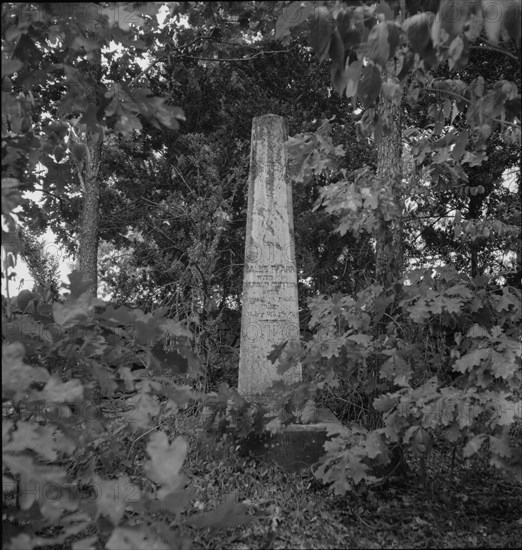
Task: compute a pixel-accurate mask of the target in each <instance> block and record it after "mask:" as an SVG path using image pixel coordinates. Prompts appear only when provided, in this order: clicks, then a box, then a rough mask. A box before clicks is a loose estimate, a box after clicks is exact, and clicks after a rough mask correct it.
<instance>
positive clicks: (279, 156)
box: [238, 115, 336, 469]
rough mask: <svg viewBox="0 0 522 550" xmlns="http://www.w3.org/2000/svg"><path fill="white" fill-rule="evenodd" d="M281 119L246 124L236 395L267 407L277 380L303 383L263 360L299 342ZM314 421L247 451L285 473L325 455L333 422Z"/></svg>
mask: <svg viewBox="0 0 522 550" xmlns="http://www.w3.org/2000/svg"><path fill="white" fill-rule="evenodd" d="M286 139H287V132H286V126H285V122H284V119H283V118H282V117H279V116H276V115H265V116H261V117H256V118H254V120H253V124H252V143H251V152H250V176H249V184H248V214H247V233H246V243H245V271H244V280H243V310H242V317H241V347H240V359H239V380H238V390H239V393H241V394H242V395H243V396H244V397H245V398H246V399H248V400H250V401H256V402H260V403H262V404H263V406H264V407H265V408H269V407H270V403H269V402H268V401H267V390H268V389H269V388H270V386H271V385H272V384H273V383H274V382H276V381H279V380H281V379H282V381H283V382H286V383H293V382H300V381H301V380H302V373H301V366H300V365H297V366H294V367H292V368H290V369H289V370H287V371H286V372H285V374H284V375H280V374H279V373H278V371H277V363H276V364H273V363H272V362H271V361H270V360H269V359H267V356H268V354H269V353H270V352H271V351H272V349H273V347H274V345H278V344H281V343H282V342H284V341H290V342H291V341H294V340H297V341H298V340H299V314H298V301H297V269H296V263H295V251H294V230H293V211H292V188H291V184H290V181H289V180H288V179H287V177H286V152H285V148H284V142H285V141H286ZM314 420H315V421H314V423H313V424H306V425H302V424H293V425H290V426H288V427H287V428H286V429H285V430H284V432H283V433H281V434H279V435H277V436H274V437H272V438H271V439H270V441H269V442H267V441H266V440H264V441H262V442H257V444H256V443H255V441H254V440H251V441H250V444H249V450H250V451H253V452H254V454H256V455H260V454H261V455H265V456H266V457H267V458H268V459H271V460H275V461H276V462H278V463H279V464H280V465H282V466H284V467H286V468H287V469H300V468H301V467H303V466H309V465H310V464H313V463H314V462H316V460H317V459H318V458H319V457H320V456H321V455H322V454H323V453H324V449H323V443H324V441H325V440H326V437H327V436H326V428H327V426H328V423H331V422H335V421H336V419H335V417H334V416H333V415H332V413H330V412H329V411H326V410H322V409H319V410H318V411H317V415H316V417H315V419H314Z"/></svg>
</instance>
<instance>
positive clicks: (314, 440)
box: [238, 409, 339, 472]
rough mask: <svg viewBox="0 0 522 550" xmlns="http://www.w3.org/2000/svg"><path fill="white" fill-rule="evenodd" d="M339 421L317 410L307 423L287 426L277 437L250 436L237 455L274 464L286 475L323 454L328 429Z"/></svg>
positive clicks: (275, 435) (314, 461) (324, 410)
mask: <svg viewBox="0 0 522 550" xmlns="http://www.w3.org/2000/svg"><path fill="white" fill-rule="evenodd" d="M338 422H339V421H338V420H337V418H336V417H335V415H334V414H333V413H332V412H331V411H330V410H329V409H318V410H317V412H316V417H315V419H314V422H313V423H311V424H289V425H288V426H285V428H284V430H283V431H282V432H279V433H277V434H274V435H272V434H263V435H261V436H259V435H256V434H253V435H251V436H249V437H248V438H246V439H245V440H244V441H243V442H242V443H241V444H240V446H239V449H238V451H239V454H240V455H242V456H253V457H255V458H259V459H261V460H263V461H266V462H270V463H275V464H277V465H278V466H280V467H281V468H283V469H284V470H285V471H287V472H300V471H303V470H305V469H308V468H310V466H312V465H313V464H315V463H316V462H317V461H318V460H319V459H320V458H321V457H322V456H323V455H324V454H325V452H326V451H325V449H324V443H325V442H326V441H327V440H328V439H329V437H328V435H327V431H328V427H329V426H331V425H332V424H335V423H338Z"/></svg>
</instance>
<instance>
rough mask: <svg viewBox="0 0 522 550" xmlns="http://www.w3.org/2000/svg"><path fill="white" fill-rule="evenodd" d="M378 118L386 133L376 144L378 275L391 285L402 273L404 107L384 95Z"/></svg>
mask: <svg viewBox="0 0 522 550" xmlns="http://www.w3.org/2000/svg"><path fill="white" fill-rule="evenodd" d="M379 119H380V120H382V121H383V133H382V138H381V140H380V143H379V144H378V146H377V180H378V181H379V182H380V184H381V186H380V187H381V193H382V195H381V197H383V203H382V204H384V209H381V211H380V214H379V219H378V223H377V227H376V231H375V238H376V257H375V271H376V273H375V275H376V281H377V283H378V284H381V285H383V286H384V288H389V287H390V286H391V285H392V284H394V283H396V282H397V280H398V279H400V278H401V277H402V275H403V270H404V266H403V234H402V211H403V205H402V192H401V187H402V140H401V109H400V105H396V104H394V103H392V102H391V101H390V100H389V99H387V98H385V97H383V96H382V95H381V99H380V100H379Z"/></svg>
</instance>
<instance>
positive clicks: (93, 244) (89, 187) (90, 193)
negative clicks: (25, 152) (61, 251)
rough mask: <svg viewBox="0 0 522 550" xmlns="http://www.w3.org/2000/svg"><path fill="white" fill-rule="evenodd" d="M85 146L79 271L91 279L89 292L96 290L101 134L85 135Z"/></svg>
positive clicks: (84, 277) (87, 278) (83, 276)
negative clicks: (88, 155)
mask: <svg viewBox="0 0 522 550" xmlns="http://www.w3.org/2000/svg"><path fill="white" fill-rule="evenodd" d="M86 139H87V146H88V148H89V152H90V157H91V158H90V162H88V163H86V167H85V170H84V172H83V181H84V185H85V189H84V196H83V208H82V219H81V227H80V254H79V256H80V272H81V274H82V279H83V280H84V281H91V283H92V285H91V287H90V290H91V293H92V294H93V295H94V296H96V294H97V292H98V226H99V217H100V212H99V202H100V179H99V172H100V163H101V149H102V142H103V141H102V139H101V136H100V135H98V134H95V135H94V136H93V135H92V134H90V133H89V134H88V135H87V138H86Z"/></svg>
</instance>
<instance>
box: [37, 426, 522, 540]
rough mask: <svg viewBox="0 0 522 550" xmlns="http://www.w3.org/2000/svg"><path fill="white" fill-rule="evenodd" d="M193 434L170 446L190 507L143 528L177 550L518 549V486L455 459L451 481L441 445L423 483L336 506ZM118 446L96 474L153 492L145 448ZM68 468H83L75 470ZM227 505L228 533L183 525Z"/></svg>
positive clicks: (307, 475) (331, 498) (132, 440)
mask: <svg viewBox="0 0 522 550" xmlns="http://www.w3.org/2000/svg"><path fill="white" fill-rule="evenodd" d="M197 428H198V426H197V424H196V423H194V421H193V419H189V418H187V419H186V421H182V422H178V424H177V428H174V426H172V429H171V431H172V433H171V436H172V437H174V436H177V435H184V436H185V437H186V438H187V440H188V443H189V453H188V457H187V460H186V462H185V465H184V473H185V475H186V477H187V484H186V486H187V489H188V490H189V491H191V498H190V499H188V501H187V502H188V506H187V508H186V510H185V511H183V512H182V513H181V514H178V515H177V516H174V515H173V514H170V513H166V512H162V511H160V512H157V513H156V512H155V513H154V516H153V517H152V518H151V517H149V518H148V521H147V523H149V522H150V523H151V524H152V525H151V526H152V529H155V525H158V524H159V523H165V524H167V525H168V527H169V529H172V530H174V531H179V535H180V541H181V540H183V539H184V540H185V541H186V545H185V544H182V548H194V549H215V548H223V549H225V548H226V549H235V550H247V549H248V550H250V549H269V548H274V549H278V548H281V549H282V548H291V549H294V548H295V549H319V548H456V547H458V548H504V547H507V548H519V547H520V541H521V540H522V519H521V516H522V514H521V510H522V486H520V485H518V484H516V483H510V482H509V481H507V480H506V479H505V478H504V477H502V475H501V474H500V473H499V472H497V471H496V470H494V469H492V468H491V467H489V466H487V464H484V463H483V462H481V461H480V460H478V459H474V460H465V459H464V458H463V457H462V456H461V455H459V454H458V453H457V457H456V460H455V467H454V471H453V475H452V478H451V481H450V470H451V450H450V449H447V448H442V445H441V446H440V447H439V448H438V449H437V450H436V451H435V452H434V453H433V455H432V457H431V458H430V461H429V463H428V469H427V470H428V475H427V479H426V481H427V482H426V484H425V483H424V480H423V479H422V478H421V477H420V475H419V474H418V473H415V472H418V471H419V468H418V464H415V463H411V464H410V470H411V471H412V473H411V474H410V475H409V476H408V477H407V478H406V479H401V480H388V481H385V482H384V483H381V484H379V485H377V486H374V487H371V488H370V487H359V488H358V490H357V491H356V492H354V493H351V494H348V495H346V496H343V497H339V496H335V495H334V494H332V492H331V491H329V490H328V489H327V488H325V487H324V486H322V485H320V484H319V483H318V482H317V481H316V480H315V479H314V477H313V475H312V472H311V471H305V472H304V473H300V474H289V473H286V472H284V471H282V470H281V468H279V467H278V466H276V465H275V464H267V463H265V462H260V461H258V460H255V459H252V458H241V457H240V456H239V455H238V454H237V452H236V450H235V448H234V446H233V445H231V444H230V442H221V443H219V442H216V440H215V439H214V438H213V437H210V436H208V435H205V434H202V433H201V432H198V430H197ZM116 438H117V439H118V442H117V446H118V447H119V451H120V452H119V455H120V456H121V457H125V458H124V459H122V460H112V461H111V462H107V461H103V460H98V461H97V467H96V470H97V473H99V475H102V476H106V477H110V476H111V475H114V474H118V475H119V474H121V473H123V474H125V475H128V476H129V477H130V479H131V480H132V483H134V484H136V485H139V486H142V487H145V488H152V486H151V485H150V482H148V481H147V480H145V478H144V477H143V475H142V465H143V461H144V460H146V453H145V445H144V442H145V439H144V438H141V439H140V438H139V436H133V435H130V434H127V435H123V437H121V436H116ZM129 457H130V458H129ZM98 458H101V456H100V457H98ZM74 467H79V465H78V461H75V463H74ZM102 470H103V471H102ZM225 501H228V502H235V503H241V505H239V506H238V505H237V504H236V505H232V506H231V507H230V510H231V513H228V514H225V515H224V516H223V517H222V518H221V524H222V525H223V524H224V525H226V526H228V527H223V528H220V529H210V528H201V527H195V526H189V525H187V523H188V522H187V520H188V518H190V517H193V516H196V515H198V514H199V515H200V516H201V513H202V512H212V511H213V510H215V508H216V507H218V505H220V504H222V503H223V502H225ZM225 508H226V507H225ZM214 519H215V518H214ZM101 520H103V518H101ZM189 521H190V520H189ZM106 523H107V525H106V526H105V527H106V529H103V521H101V523H99V524H98V528H99V529H100V528H101V531H98V532H99V534H100V535H101V538H100V540H98V545H97V548H100V549H102V548H104V544H105V542H106V541H107V539H108V536H109V533H110V532H111V531H112V526H111V525H110V524H109V523H108V522H106ZM122 523H127V524H131V525H141V524H143V518H142V517H141V515H140V514H139V513H137V512H136V511H133V510H132V507H131V508H129V509H127V512H126V514H125V516H124V518H123V522H122ZM104 531H106V533H105V534H104ZM87 534H94V533H93V532H92V533H85V532H84V533H83V534H82V535H81V537H79V538H82V537H85V536H86V535H87ZM42 535H45V536H50V535H52V533H42ZM189 541H192V542H191V543H189ZM189 545H190V546H189ZM70 547H71V546H70V545H67V546H66V548H70ZM51 550H62V547H53V548H52V549H51Z"/></svg>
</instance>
